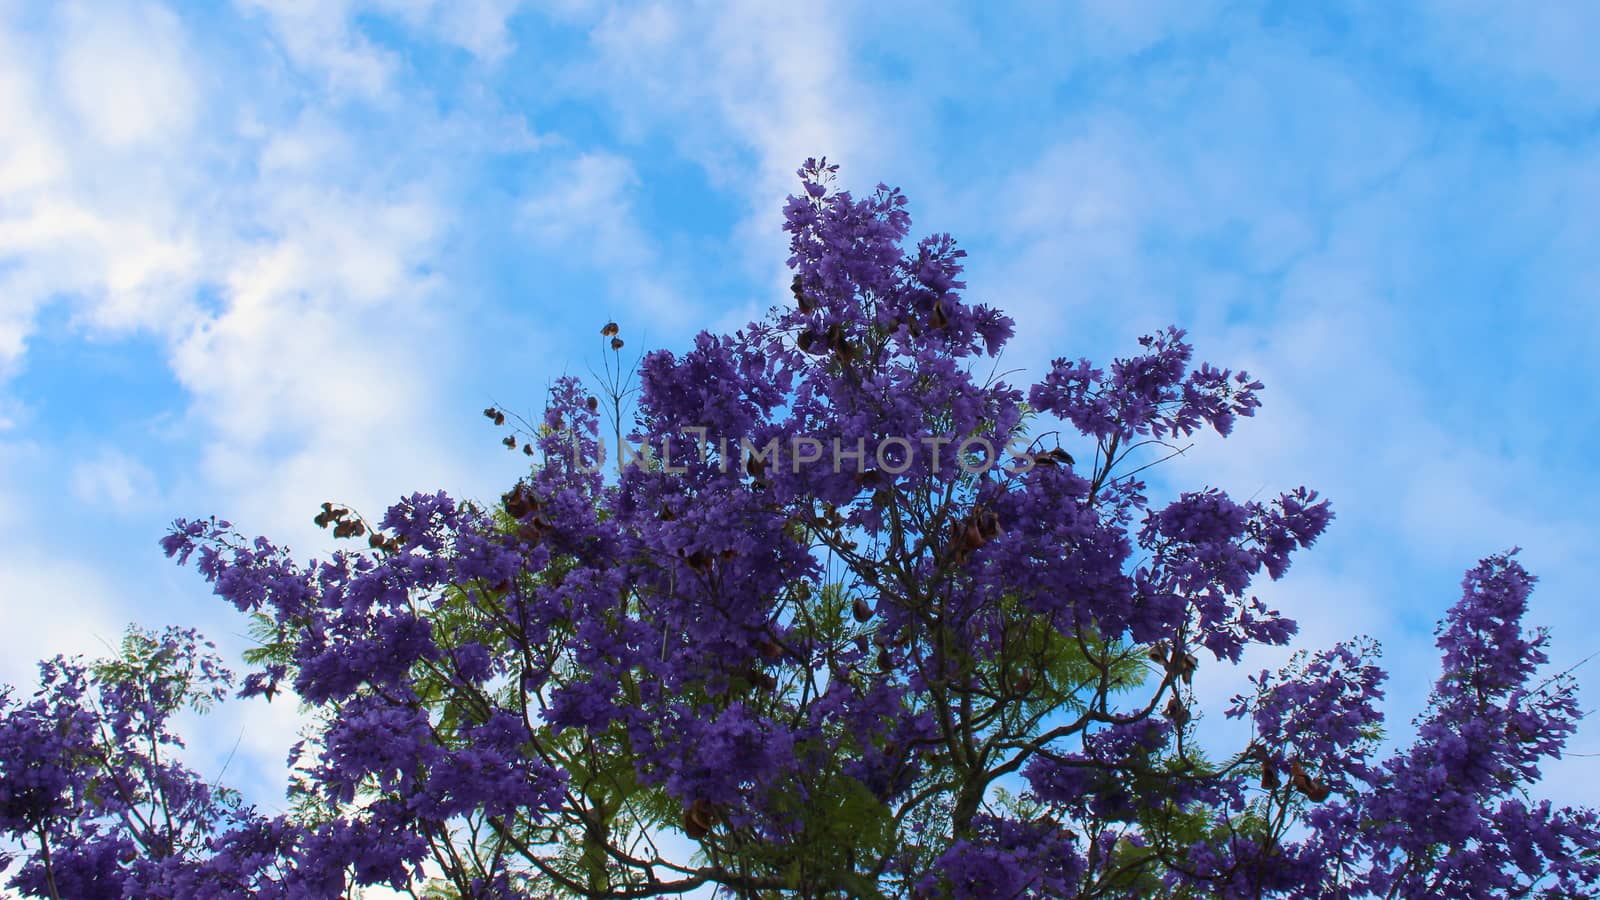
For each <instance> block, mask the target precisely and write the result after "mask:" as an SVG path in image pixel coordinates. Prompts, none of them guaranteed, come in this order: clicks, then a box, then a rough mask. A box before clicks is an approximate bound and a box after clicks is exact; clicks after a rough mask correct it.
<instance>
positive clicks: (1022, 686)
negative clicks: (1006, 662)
mask: <svg viewBox="0 0 1600 900" xmlns="http://www.w3.org/2000/svg"><path fill="white" fill-rule="evenodd" d="M1031 690H1033V676H1032V675H1029V674H1028V673H1027V672H1026V671H1023V672H1018V673H1016V674H1015V675H1013V676H1011V692H1012V693H1014V694H1026V693H1027V692H1029V691H1031Z"/></svg>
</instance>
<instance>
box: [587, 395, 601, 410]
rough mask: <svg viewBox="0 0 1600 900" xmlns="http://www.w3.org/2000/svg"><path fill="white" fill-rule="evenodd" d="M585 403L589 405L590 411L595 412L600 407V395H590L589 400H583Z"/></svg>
mask: <svg viewBox="0 0 1600 900" xmlns="http://www.w3.org/2000/svg"><path fill="white" fill-rule="evenodd" d="M583 405H584V406H587V407H589V412H594V411H595V410H597V409H599V408H600V399H599V398H598V397H590V398H589V399H588V400H585V401H583Z"/></svg>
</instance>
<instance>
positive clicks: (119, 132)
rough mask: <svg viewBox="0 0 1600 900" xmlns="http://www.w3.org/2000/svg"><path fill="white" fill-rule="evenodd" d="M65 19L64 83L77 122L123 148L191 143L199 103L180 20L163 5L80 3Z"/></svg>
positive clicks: (62, 84) (94, 134) (61, 79)
mask: <svg viewBox="0 0 1600 900" xmlns="http://www.w3.org/2000/svg"><path fill="white" fill-rule="evenodd" d="M65 17H66V19H67V32H68V37H67V50H66V52H65V53H64V54H62V56H61V59H60V62H59V79H60V85H61V87H62V90H63V93H64V94H65V97H66V100H67V102H68V104H69V105H70V107H71V109H72V111H73V113H74V114H75V115H76V121H77V122H78V123H79V124H81V125H82V126H83V127H84V128H86V129H87V131H88V133H89V134H91V135H93V136H94V137H95V139H97V140H98V141H100V142H102V143H104V144H109V145H112V146H117V147H123V146H129V145H137V144H147V143H152V142H167V141H172V140H175V139H181V138H183V137H184V136H185V134H186V133H187V132H188V130H189V128H190V126H191V124H192V123H193V120H194V117H195V111H196V106H197V104H198V103H199V98H198V96H197V94H198V91H197V88H196V85H195V82H194V79H193V77H192V76H191V75H190V73H189V72H188V71H187V69H186V67H185V60H187V59H188V58H189V53H188V52H187V48H186V46H185V44H186V41H185V38H184V36H183V33H182V28H181V26H180V24H179V22H178V19H177V17H176V16H174V15H173V14H172V13H171V12H170V11H169V10H167V9H164V8H162V7H159V6H137V7H130V8H126V9H118V8H115V7H111V8H107V7H104V6H99V7H97V8H95V9H93V10H90V9H87V8H85V7H82V6H79V5H73V6H71V7H69V8H68V9H67V10H66V12H65Z"/></svg>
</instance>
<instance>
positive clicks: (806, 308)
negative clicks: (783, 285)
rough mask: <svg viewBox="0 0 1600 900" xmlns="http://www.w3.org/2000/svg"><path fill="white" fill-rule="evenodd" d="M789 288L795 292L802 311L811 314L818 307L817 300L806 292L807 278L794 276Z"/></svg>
mask: <svg viewBox="0 0 1600 900" xmlns="http://www.w3.org/2000/svg"><path fill="white" fill-rule="evenodd" d="M789 290H790V291H792V292H794V302H795V303H796V304H797V305H799V307H800V311H801V312H802V313H807V314H809V313H810V312H811V311H812V310H814V309H816V308H817V304H816V302H815V301H813V300H812V299H811V297H810V296H808V295H807V294H806V291H805V280H804V279H803V278H801V277H800V276H799V275H796V276H794V281H793V282H791V283H790V284H789Z"/></svg>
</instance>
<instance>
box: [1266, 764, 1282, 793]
mask: <svg viewBox="0 0 1600 900" xmlns="http://www.w3.org/2000/svg"><path fill="white" fill-rule="evenodd" d="M1282 786H1283V779H1281V778H1279V777H1278V770H1277V769H1275V768H1273V767H1272V763H1263V764H1262V766H1261V789H1262V790H1264V791H1275V790H1277V789H1278V788H1280V787H1282Z"/></svg>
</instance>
